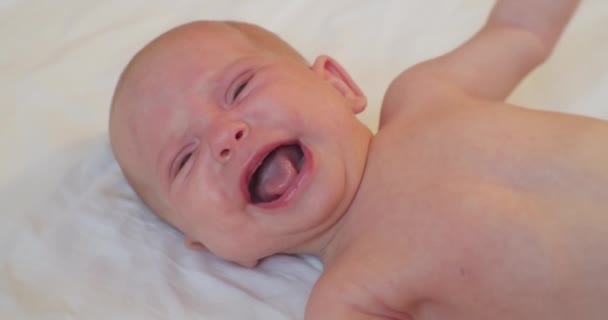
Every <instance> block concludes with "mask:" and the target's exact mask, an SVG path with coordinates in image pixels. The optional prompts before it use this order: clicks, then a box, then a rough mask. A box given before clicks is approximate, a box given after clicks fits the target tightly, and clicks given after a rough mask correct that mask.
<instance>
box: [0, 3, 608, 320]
mask: <svg viewBox="0 0 608 320" xmlns="http://www.w3.org/2000/svg"><path fill="white" fill-rule="evenodd" d="M492 3H493V1H487V0H395V1H389V0H383V1H367V0H332V1H309V0H290V1H280V0H258V1H237V0H231V1H218V0H213V1H212V0H198V1H196V0H171V1H169V0H166V1H161V0H151V1H150V0H149V1H144V0H130V1H118V0H114V1H112V0H98V1H93V0H57V1H34V0H30V1H26V0H22V1H20V0H0V319H302V318H303V312H304V306H305V303H306V299H307V295H308V293H309V291H310V289H311V287H312V285H313V283H314V281H315V279H316V278H317V277H318V275H319V273H320V272H321V269H322V267H321V264H320V263H319V261H318V260H316V259H315V258H312V257H291V256H278V257H274V258H271V259H268V260H267V261H265V262H264V263H263V264H262V265H261V266H260V267H259V268H257V269H254V270H248V269H243V268H240V267H237V266H234V265H231V264H228V263H225V262H222V261H220V260H219V259H216V258H214V257H212V256H210V255H207V254H204V253H198V252H194V251H190V250H187V249H185V248H184V247H183V245H182V241H181V238H180V235H179V233H177V232H176V231H174V230H172V229H171V228H169V227H167V226H166V225H164V224H162V223H161V222H160V221H158V220H157V219H156V218H155V217H154V216H153V215H151V214H150V213H149V212H148V211H147V210H146V209H144V207H143V206H142V205H141V204H140V203H139V202H138V201H137V200H136V198H135V196H134V195H133V192H132V191H131V190H130V189H129V187H128V186H127V185H126V183H125V181H124V179H123V178H122V176H121V175H120V172H119V170H118V167H117V165H116V164H115V162H114V160H113V158H112V155H111V152H110V150H109V147H108V142H107V138H106V134H107V129H106V126H107V119H108V107H109V102H110V99H111V95H112V90H113V87H114V85H115V83H116V80H117V78H118V76H119V74H120V71H121V70H122V68H123V67H124V66H125V64H126V63H127V61H128V59H129V58H130V57H131V56H132V55H133V54H134V53H135V52H136V50H138V49H139V48H140V47H141V46H143V45H144V44H145V43H146V42H148V41H149V40H151V39H152V38H153V37H155V36H156V35H158V34H159V33H161V32H163V31H165V30H167V29H169V28H170V27H173V26H176V25H178V24H181V23H184V22H187V21H191V20H195V19H234V20H245V21H249V22H254V23H258V24H260V25H263V26H265V27H267V28H269V29H271V30H273V31H275V32H277V33H278V34H280V35H281V36H283V37H284V38H286V39H287V40H288V41H289V42H291V43H292V44H293V45H294V46H295V47H297V48H299V49H300V50H301V51H302V52H303V53H304V55H305V56H307V57H308V58H309V59H312V58H314V56H315V55H317V54H321V53H328V54H330V55H332V56H333V57H335V58H336V59H337V60H338V61H340V62H341V63H342V64H343V65H344V66H345V67H346V69H347V70H349V71H350V73H351V75H352V76H353V78H354V79H355V81H357V82H358V83H359V84H360V86H361V87H362V89H363V90H364V91H365V92H366V93H367V95H368V98H369V107H368V109H367V111H365V113H364V114H363V115H362V116H361V119H362V120H363V121H365V122H366V123H367V124H369V125H370V126H371V127H372V128H374V129H375V128H376V126H377V121H378V115H379V107H380V104H381V99H382V95H383V93H384V90H385V89H386V87H387V85H388V84H389V82H390V80H391V79H392V78H393V77H394V76H395V75H396V74H397V73H398V72H400V71H401V70H403V69H405V68H407V67H408V66H411V65H412V64H414V63H416V62H419V61H421V60H424V59H427V58H430V57H432V56H435V55H438V54H441V53H443V52H445V51H447V50H449V49H452V48H454V47H455V46H456V45H458V44H459V43H461V42H462V41H463V40H464V39H466V38H467V37H469V36H470V35H471V34H472V33H473V32H475V31H476V30H477V28H478V27H479V26H480V25H481V24H482V23H483V21H484V19H485V17H486V15H487V13H488V10H489V9H490V7H491V5H492ZM510 101H511V102H513V103H517V104H523V105H527V106H532V107H535V108H542V109H550V110H557V111H563V112H572V113H579V114H585V115H592V116H597V117H602V118H607V119H608V2H606V1H601V0H595V1H594V0H588V1H586V2H584V4H583V5H582V7H581V8H580V10H579V12H578V14H577V15H576V17H575V18H574V20H573V21H572V23H571V25H570V27H569V28H568V30H567V31H566V33H565V34H564V36H563V38H562V41H561V42H560V43H559V45H558V47H557V49H556V51H555V53H554V55H553V57H552V58H551V59H550V60H549V61H548V62H547V63H546V64H545V65H544V66H542V67H541V68H540V69H538V70H537V71H536V72H534V73H533V74H532V75H531V76H530V77H529V78H528V79H527V80H526V81H525V82H524V83H523V84H522V85H521V86H520V87H519V89H518V90H517V91H516V92H515V93H514V94H513V96H512V97H511V99H510ZM606 143H607V146H608V141H607V142H606Z"/></svg>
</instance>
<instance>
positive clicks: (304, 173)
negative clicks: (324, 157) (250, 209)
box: [254, 143, 314, 209]
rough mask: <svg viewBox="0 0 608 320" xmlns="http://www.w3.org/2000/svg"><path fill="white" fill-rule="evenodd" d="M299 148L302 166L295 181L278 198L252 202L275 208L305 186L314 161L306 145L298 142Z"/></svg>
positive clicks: (286, 201)
mask: <svg viewBox="0 0 608 320" xmlns="http://www.w3.org/2000/svg"><path fill="white" fill-rule="evenodd" d="M300 148H302V152H303V153H304V166H302V169H301V170H300V172H299V173H298V176H297V177H296V181H294V183H292V184H291V186H289V188H288V189H287V190H286V191H285V193H283V195H281V197H279V198H278V199H276V200H274V201H272V202H265V203H256V204H254V205H255V206H256V207H259V208H263V209H277V208H282V207H285V206H287V205H288V204H289V203H290V202H291V201H292V200H293V199H294V198H295V197H296V196H297V195H298V191H300V190H301V189H302V188H304V187H305V185H306V183H307V182H308V180H309V178H310V175H311V172H312V168H313V162H314V161H313V159H312V153H311V152H310V150H308V148H306V146H304V145H303V144H302V143H300Z"/></svg>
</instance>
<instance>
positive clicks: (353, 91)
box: [311, 55, 367, 114]
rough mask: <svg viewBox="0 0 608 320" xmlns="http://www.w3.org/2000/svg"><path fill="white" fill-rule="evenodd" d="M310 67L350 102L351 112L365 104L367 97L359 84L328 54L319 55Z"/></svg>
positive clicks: (361, 109) (359, 109) (359, 110)
mask: <svg viewBox="0 0 608 320" xmlns="http://www.w3.org/2000/svg"><path fill="white" fill-rule="evenodd" d="M311 69H312V70H313V71H314V72H315V73H316V74H318V75H319V76H321V77H322V78H323V79H324V80H325V81H327V82H329V83H330V84H331V85H332V86H333V87H334V88H336V90H338V92H340V93H341V94H342V96H344V97H345V98H346V99H347V100H348V101H349V103H350V107H351V109H352V110H353V113H355V114H357V113H359V112H361V111H363V110H365V107H366V106H367V98H366V97H365V94H363V92H362V91H361V89H359V86H357V84H356V83H355V82H354V81H353V80H352V79H351V77H350V75H349V74H348V73H347V72H346V70H344V68H342V66H341V65H340V64H339V63H338V62H337V61H336V60H334V59H332V58H331V57H329V56H326V55H321V56H319V57H317V59H316V60H315V62H314V63H313V64H312V66H311Z"/></svg>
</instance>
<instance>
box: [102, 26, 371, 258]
mask: <svg viewBox="0 0 608 320" xmlns="http://www.w3.org/2000/svg"><path fill="white" fill-rule="evenodd" d="M149 50H150V52H149V53H146V55H144V56H143V57H141V58H140V59H142V61H141V62H138V63H137V64H134V67H133V71H132V72H133V76H132V77H131V79H128V80H126V81H128V82H129V84H128V90H124V93H123V94H121V96H119V97H118V100H117V103H118V104H119V105H120V106H119V108H122V109H124V110H121V112H117V114H118V117H120V118H121V119H117V120H113V121H115V122H117V123H119V124H118V125H117V126H118V127H119V126H120V123H124V126H123V127H124V128H123V129H117V130H115V131H117V132H119V133H118V134H117V135H116V137H115V138H114V139H113V140H115V142H114V144H117V145H119V147H118V148H116V150H115V152H116V151H117V152H118V153H119V154H118V155H117V158H119V159H122V161H121V162H122V163H121V164H122V165H123V168H124V169H125V170H126V171H127V172H129V174H130V175H132V176H134V177H136V179H140V180H142V181H143V182H144V184H146V185H147V186H149V188H150V189H151V190H153V193H154V196H155V197H158V198H159V200H160V201H162V202H164V203H166V204H167V206H168V210H167V212H163V213H161V214H162V215H163V217H164V218H165V219H166V220H167V221H169V222H170V223H172V224H173V225H175V226H176V227H177V228H178V229H180V230H181V231H183V232H184V234H185V236H186V238H187V239H189V240H191V241H193V242H195V243H200V244H202V245H204V246H205V247H207V248H208V249H210V250H211V251H212V252H214V253H215V254H217V255H219V256H221V257H223V258H225V259H228V260H231V261H235V262H238V263H242V264H251V263H253V262H255V261H257V260H258V259H260V258H263V257H266V256H269V255H272V254H275V253H278V252H295V251H299V250H300V251H306V250H314V249H313V248H309V247H307V245H308V244H309V242H310V241H311V240H312V239H315V238H316V237H319V236H320V235H321V234H323V233H324V232H325V231H327V230H328V228H330V227H331V226H333V225H334V224H335V223H336V221H337V220H338V219H339V218H340V217H341V215H342V214H343V213H344V212H345V210H346V209H347V207H348V206H349V204H350V202H351V200H352V199H353V197H354V194H355V192H356V190H357V187H358V184H359V182H360V179H361V176H362V173H363V168H364V165H365V160H366V156H367V148H368V144H369V139H370V136H371V135H370V133H369V130H367V128H365V127H364V126H363V125H362V124H361V123H360V122H359V121H358V120H357V119H356V118H355V116H354V114H355V113H356V112H359V111H361V110H362V109H363V108H364V107H365V98H364V97H363V95H362V94H361V92H360V91H359V90H358V88H356V86H355V85H354V84H353V83H352V82H351V81H350V79H349V78H348V76H347V75H345V73H344V72H343V71H342V70H341V69H340V67H339V66H337V64H335V62H334V61H332V60H331V59H329V58H327V57H320V58H319V59H317V61H316V62H315V64H313V65H312V66H308V65H306V64H305V63H302V62H301V61H298V60H297V59H293V58H289V57H285V56H281V55H277V54H274V53H273V52H272V51H271V50H265V49H263V48H260V47H258V46H256V45H255V44H254V43H253V42H251V41H250V40H249V39H248V38H247V37H245V36H244V35H243V34H241V33H239V32H238V31H237V30H236V29H234V28H227V27H221V26H217V27H210V28H206V29H205V28H201V30H185V31H182V32H181V34H180V33H177V34H176V35H174V36H173V38H170V39H169V40H165V41H164V42H161V43H159V44H157V45H156V46H153V47H152V48H151V49H149ZM121 144H122V147H121V146H120V145H121Z"/></svg>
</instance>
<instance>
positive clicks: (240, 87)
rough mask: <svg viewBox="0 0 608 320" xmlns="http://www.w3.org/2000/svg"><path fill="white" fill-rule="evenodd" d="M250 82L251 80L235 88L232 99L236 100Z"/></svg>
mask: <svg viewBox="0 0 608 320" xmlns="http://www.w3.org/2000/svg"><path fill="white" fill-rule="evenodd" d="M248 83H249V80H247V81H245V82H243V83H241V84H239V85H238V87H236V89H235V90H234V94H233V96H232V101H235V100H236V98H238V97H239V94H241V92H243V89H245V87H246V86H247V84H248Z"/></svg>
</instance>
